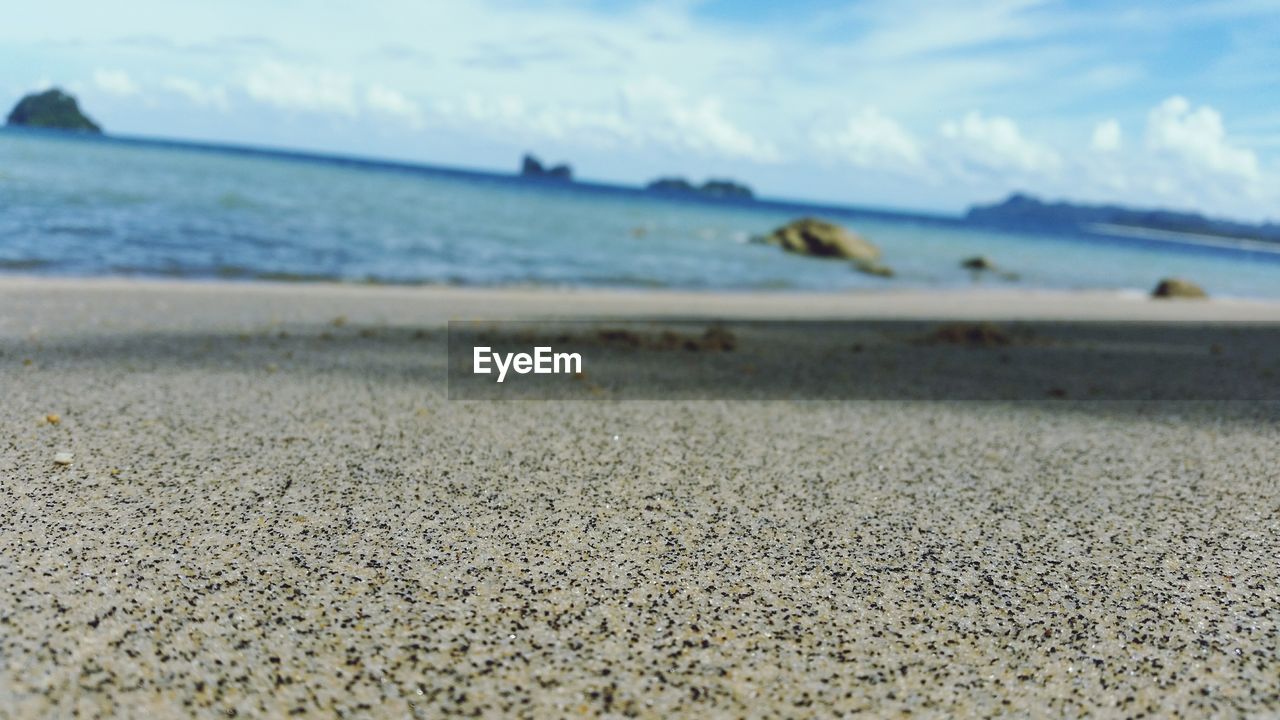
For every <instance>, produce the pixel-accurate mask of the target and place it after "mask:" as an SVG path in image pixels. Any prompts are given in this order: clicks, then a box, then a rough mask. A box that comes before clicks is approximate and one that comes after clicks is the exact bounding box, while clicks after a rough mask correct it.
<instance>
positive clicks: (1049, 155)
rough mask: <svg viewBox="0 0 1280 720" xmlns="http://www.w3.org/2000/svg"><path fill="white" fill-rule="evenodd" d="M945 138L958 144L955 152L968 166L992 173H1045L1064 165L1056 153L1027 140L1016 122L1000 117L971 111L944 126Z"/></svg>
mask: <svg viewBox="0 0 1280 720" xmlns="http://www.w3.org/2000/svg"><path fill="white" fill-rule="evenodd" d="M942 136H943V137H945V138H947V139H949V140H953V141H955V150H956V151H957V152H959V154H960V156H961V157H962V158H964V159H965V161H966V162H967V163H969V164H972V165H976V166H978V167H981V168H985V169H989V170H1015V171H1022V172H1027V173H1045V172H1049V171H1052V170H1055V169H1057V167H1058V166H1059V164H1060V162H1061V160H1060V158H1059V156H1058V154H1057V153H1056V152H1054V151H1053V150H1052V149H1050V148H1049V147H1047V146H1045V145H1041V144H1039V143H1036V142H1032V141H1031V140H1028V139H1026V138H1024V137H1023V136H1022V133H1021V132H1020V131H1019V130H1018V126H1017V124H1016V123H1014V122H1013V120H1010V119H1009V118H1007V117H1002V116H999V115H993V116H991V117H983V115H982V114H981V113H978V112H970V113H968V114H967V115H965V116H964V117H963V118H962V119H960V120H958V121H956V120H952V121H948V122H946V123H943V125H942Z"/></svg>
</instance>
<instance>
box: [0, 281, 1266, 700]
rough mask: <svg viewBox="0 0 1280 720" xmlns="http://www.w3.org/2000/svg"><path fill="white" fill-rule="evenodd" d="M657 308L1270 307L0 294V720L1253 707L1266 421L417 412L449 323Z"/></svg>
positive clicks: (875, 405)
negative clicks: (2, 613)
mask: <svg viewBox="0 0 1280 720" xmlns="http://www.w3.org/2000/svg"><path fill="white" fill-rule="evenodd" d="M691 316H693V317H698V318H724V319H744V320H745V319H801V320H816V319H848V320H857V319H874V320H918V321H935V320H936V321H947V320H974V321H977V320H989V321H1000V320H1009V321H1015V320H1016V321H1056V320H1065V321H1109V322H1124V323H1132V324H1133V327H1134V330H1135V332H1136V333H1139V334H1141V333H1145V335H1143V337H1149V338H1151V339H1152V340H1153V341H1154V340H1158V339H1160V337H1161V336H1162V334H1163V333H1165V332H1166V330H1165V328H1167V327H1168V324H1175V325H1179V326H1183V325H1186V326H1195V325H1198V324H1201V323H1226V324H1228V325H1232V326H1233V327H1235V326H1237V325H1238V326H1239V327H1241V328H1246V327H1251V326H1255V325H1259V324H1266V325H1268V326H1274V325H1276V324H1277V323H1280V304H1276V303H1268V302H1252V301H1235V300H1207V301H1155V300H1149V299H1146V298H1139V297H1134V296H1131V295H1122V294H1116V293H1056V292H1037V293H1028V292H1020V291H985V292H947V291H941V292H930V293H915V292H901V291H893V292H884V293H823V294H799V293H785V294H770V295H748V294H725V293H684V292H666V291H594V290H592V291H555V290H546V289H479V288H448V287H368V286H354V285H312V284H286V283H227V282H203V281H202V282H180V281H169V280H157V281H152V280H146V281H139V280H124V279H78V278H77V279H69V278H68V279H48V278H16V277H6V278H2V279H0V368H2V370H0V396H3V397H4V398H5V399H6V402H5V403H4V404H3V409H2V410H0V432H2V433H3V434H4V436H5V437H7V438H9V442H8V443H7V444H4V445H0V515H3V516H4V517H6V518H8V519H9V520H8V522H6V523H4V524H3V526H2V527H0V557H17V558H23V561H22V562H21V563H3V562H0V607H6V608H12V610H11V611H10V612H9V613H8V614H7V616H6V617H5V618H3V620H2V621H0V622H2V626H0V627H2V629H3V632H0V650H2V654H3V655H4V657H5V658H6V659H7V661H8V662H7V664H6V665H5V666H4V667H0V706H4V707H6V708H9V709H10V712H11V713H12V715H13V716H14V717H40V716H49V715H67V714H71V711H72V710H78V711H81V712H86V713H90V714H92V713H93V712H101V713H103V714H117V715H137V714H144V713H147V712H149V713H151V714H159V715H176V714H182V715H192V714H194V715H197V716H209V717H227V716H228V715H229V714H232V712H233V711H234V713H236V714H238V715H241V716H253V715H273V714H284V713H287V712H290V711H294V710H296V709H298V708H302V709H303V710H305V711H310V712H317V713H327V714H333V713H345V714H374V715H400V716H405V715H412V714H418V715H424V716H436V715H444V714H454V713H459V714H469V713H478V714H481V715H485V714H488V715H495V714H507V715H510V714H520V713H528V714H532V715H546V716H564V715H569V714H597V715H608V714H616V715H639V716H647V717H662V716H667V717H670V716H680V715H688V716H694V715H697V716H716V715H735V716H736V715H751V714H777V715H787V714H795V713H807V712H815V713H821V714H834V713H836V712H844V713H853V712H857V711H872V710H874V711H875V712H876V713H880V714H890V713H893V712H926V713H929V712H935V713H942V714H949V715H957V716H959V715H985V714H998V713H1012V714H1023V715H1054V716H1063V715H1076V714H1090V713H1092V714H1125V715H1132V714H1137V713H1146V714H1149V715H1157V716H1158V715H1173V714H1178V713H1181V714H1187V715H1210V714H1241V715H1248V714H1258V713H1262V714H1265V713H1266V712H1268V711H1269V710H1270V709H1272V708H1274V707H1275V706H1276V704H1277V702H1280V682H1277V678H1280V656H1278V655H1277V652H1276V648H1277V646H1278V643H1277V638H1280V613H1278V611H1277V608H1280V595H1278V594H1277V588H1280V568H1277V566H1276V564H1275V562H1274V558H1275V557H1276V556H1277V555H1280V544H1278V540H1277V535H1276V534H1275V533H1273V532H1268V528H1273V527H1274V524H1275V513H1274V510H1273V509H1274V508H1275V507H1277V506H1278V504H1280V481H1277V479H1276V478H1275V475H1274V472H1273V469H1274V468H1275V467H1277V466H1278V465H1280V449H1278V448H1280V407H1278V406H1277V404H1276V403H1270V404H1268V403H1256V402H1255V403H1249V402H1230V403H1185V404H1176V403H1175V404H1174V405H1172V406H1168V407H1166V406H1153V405H1151V404H1143V403H1090V402H1070V401H1058V400H1052V399H1044V398H1042V399H1041V400H1039V401H1036V402H997V403H966V402H859V401H843V402H842V401H832V402H819V403H805V402H786V401H784V402H731V401H711V402H682V401H666V402H663V401H657V402H629V401H603V402H558V401H548V402H519V403H510V402H468V401H451V400H448V399H447V397H448V396H447V390H446V388H445V387H444V382H443V378H444V372H443V370H444V367H445V363H446V360H447V357H446V355H447V352H446V344H447V343H446V340H447V338H446V334H445V333H444V327H445V324H446V322H447V321H448V320H450V319H490V320H509V319H520V318H577V317H605V318H610V319H618V318H669V319H674V318H685V317H691ZM1152 328H1155V330H1153V329H1152ZM1194 349H1195V351H1196V352H1197V353H1199V355H1197V357H1202V358H1204V359H1205V360H1206V361H1208V362H1209V363H1210V365H1209V366H1210V367H1213V365H1212V364H1211V363H1215V362H1217V358H1219V357H1220V356H1218V355H1214V354H1212V352H1211V350H1210V348H1209V347H1208V346H1206V345H1203V344H1200V345H1196V346H1195V348H1194ZM933 350H935V351H936V352H938V353H939V354H953V355H956V356H960V357H963V358H969V359H974V360H978V359H982V358H984V357H986V358H992V357H995V356H994V355H993V354H991V353H995V352H1001V351H1000V350H996V351H989V350H987V349H983V348H973V347H959V346H956V347H952V346H944V347H940V348H934V349H933ZM787 351H788V348H785V347H779V348H778V349H777V352H779V353H784V352H787ZM900 352H901V353H902V357H909V356H912V355H916V354H919V352H921V349H920V347H919V346H917V345H904V346H903V347H902V348H901V349H900ZM1237 355H1239V356H1241V357H1243V358H1244V359H1245V360H1248V359H1249V358H1250V354H1249V353H1248V352H1240V353H1233V349H1232V348H1231V347H1228V348H1227V350H1226V352H1225V353H1224V354H1223V355H1222V356H1221V357H1222V358H1224V361H1226V360H1232V359H1234V358H1235V357H1236V356H1237ZM682 357H683V356H682ZM1075 361H1076V357H1075V356H1074V355H1066V356H1064V357H1061V358H1059V359H1058V360H1057V362H1058V363H1060V364H1061V366H1062V367H1069V366H1071V365H1072V364H1073V363H1075ZM1160 367H1161V366H1155V365H1147V364H1145V363H1144V364H1137V365H1135V366H1134V371H1135V372H1137V371H1146V372H1148V373H1156V374H1158V371H1159V369H1160ZM1051 369H1052V368H1051ZM1263 370H1266V368H1263ZM51 418H56V420H55V419H51ZM61 453H70V454H71V455H70V457H71V460H70V461H69V464H59V463H60V461H58V460H56V458H58V457H60V454H61ZM62 457H65V456H62ZM143 628H145V630H143ZM220 662H221V663H222V664H219V663H220ZM1153 688H1159V691H1158V692H1157V691H1155V690H1153Z"/></svg>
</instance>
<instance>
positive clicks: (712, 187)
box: [644, 177, 755, 200]
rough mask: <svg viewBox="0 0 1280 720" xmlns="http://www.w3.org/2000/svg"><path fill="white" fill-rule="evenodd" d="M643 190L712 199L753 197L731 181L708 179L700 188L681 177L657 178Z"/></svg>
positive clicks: (739, 184) (746, 189) (742, 187)
mask: <svg viewBox="0 0 1280 720" xmlns="http://www.w3.org/2000/svg"><path fill="white" fill-rule="evenodd" d="M644 189H645V190H648V191H650V192H656V193H663V194H666V195H699V196H702V197H712V198H736V199H741V200H750V199H752V198H754V197H755V193H753V192H752V191H751V188H749V187H747V186H746V185H743V184H741V183H738V182H734V181H733V180H720V179H715V178H713V179H710V180H707V181H706V182H704V183H703V184H702V185H701V186H699V185H694V184H693V183H691V182H689V181H688V180H686V179H684V178H682V177H664V178H658V179H657V180H654V181H653V182H651V183H649V184H648V185H646V186H645V188H644Z"/></svg>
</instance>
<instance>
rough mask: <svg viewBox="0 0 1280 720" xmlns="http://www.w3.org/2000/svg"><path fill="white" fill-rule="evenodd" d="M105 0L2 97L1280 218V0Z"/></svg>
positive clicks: (35, 39) (599, 160)
mask: <svg viewBox="0 0 1280 720" xmlns="http://www.w3.org/2000/svg"><path fill="white" fill-rule="evenodd" d="M362 5H363V6H362ZM102 7H103V6H102V4H101V3H100V2H88V1H87V0H65V1H64V0H42V2H38V3H35V2H30V3H21V4H20V5H19V6H17V7H15V8H10V9H9V10H7V11H6V13H5V15H6V22H5V23H4V24H3V25H2V26H0V101H2V102H3V103H4V104H7V103H10V102H16V101H17V100H18V99H19V98H20V97H21V96H22V95H23V94H24V93H26V92H30V91H33V90H37V89H44V88H47V87H49V86H51V85H57V86H60V87H63V88H65V89H67V90H69V91H71V92H73V93H74V94H76V95H77V97H79V99H80V101H81V105H82V107H83V108H84V109H85V110H86V111H87V113H88V114H89V115H90V116H91V117H93V118H94V119H95V120H97V121H99V122H100V123H101V124H103V125H104V126H105V128H106V130H107V131H108V132H114V133H117V134H131V135H149V136H160V137H170V138H181V139H198V140H213V141H226V142H237V143H250V144H256V145H267V146H282V147H289V148H297V149H306V150H317V151H322V152H337V153H347V154H356V155H370V156H376V157H384V158H394V159H401V160H409V161H418V162H428V163H437V164H445V165H455V166H462V167H471V168H478V169H488V170H512V171H514V170H515V169H516V168H517V167H518V164H519V159H520V156H521V154H523V153H524V152H525V151H532V152H534V153H535V154H537V155H539V156H540V157H542V158H543V159H544V160H547V161H550V162H561V161H568V162H570V163H571V164H572V165H573V166H574V168H575V173H576V174H577V176H578V177H581V178H586V179H593V180H601V181H608V182H622V183H628V184H636V183H642V182H647V181H648V180H650V179H653V178H655V177H658V176H666V175H684V176H687V177H689V178H691V179H694V180H696V181H701V180H703V179H706V178H708V177H730V178H734V179H737V180H740V181H743V182H746V183H747V184H749V185H751V186H753V187H754V188H755V189H756V191H757V193H759V194H762V195H766V196H770V197H778V198H793V199H808V200H817V201H824V202H837V203H842V204H852V205H861V206H874V207H888V208H900V209H910V210H925V211H939V212H948V213H951V212H959V211H963V209H964V208H966V207H967V206H969V205H970V204H972V203H985V202H992V201H995V200H998V199H1000V198H1002V197H1004V196H1005V195H1007V194H1008V193H1010V192H1012V191H1026V192H1031V193H1033V194H1037V195H1040V196H1043V197H1046V198H1050V199H1066V200H1072V201H1083V202H1117V203H1124V204H1130V205H1141V206H1159V207H1167V208H1174V209H1185V210H1197V211H1200V212H1204V213H1207V214H1210V215H1214V216H1223V217H1235V218H1241V219H1247V220H1273V221H1280V103H1278V102H1276V99H1277V98H1280V42H1277V41H1276V38H1278V37H1280V0H1200V1H1198V2H1177V1H1174V0H1165V1H1160V2H1156V1H1148V0H1135V1H1133V2H1124V3H1115V2H1103V1H1092V0H1091V1H1081V2H1065V1H1053V0H970V1H968V2H964V3H958V2H952V1H940V0H868V1H863V2H838V1H835V0H829V1H820V0H790V1H789V2H778V1H776V0H657V1H656V2H639V1H635V2H632V1H626V0H523V1H521V0H466V1H465V2H462V1H460V0H459V1H456V2H455V1H453V0H447V1H446V0H379V1H377V2H370V3H365V4H356V3H344V4H341V5H340V4H338V3H331V2H323V3H322V2H303V1H302V0H220V1H219V2H216V3H213V2H210V3H200V4H196V3H185V2H172V0H135V1H123V2H119V3H112V4H111V10H110V11H109V12H104V11H103V10H102ZM4 95H7V96H8V98H7V99H6V98H4V97H3V96H4Z"/></svg>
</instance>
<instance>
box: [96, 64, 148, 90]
mask: <svg viewBox="0 0 1280 720" xmlns="http://www.w3.org/2000/svg"><path fill="white" fill-rule="evenodd" d="M93 84H94V85H96V86H97V87H98V89H99V90H101V91H103V92H105V93H109V94H111V95H119V96H121V97H127V96H129V95H136V94H137V93H138V86H137V85H136V84H135V83H134V82H133V79H132V78H130V77H129V74H128V73H126V72H125V71H123V70H104V69H102V68H99V69H97V70H94V71H93Z"/></svg>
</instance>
